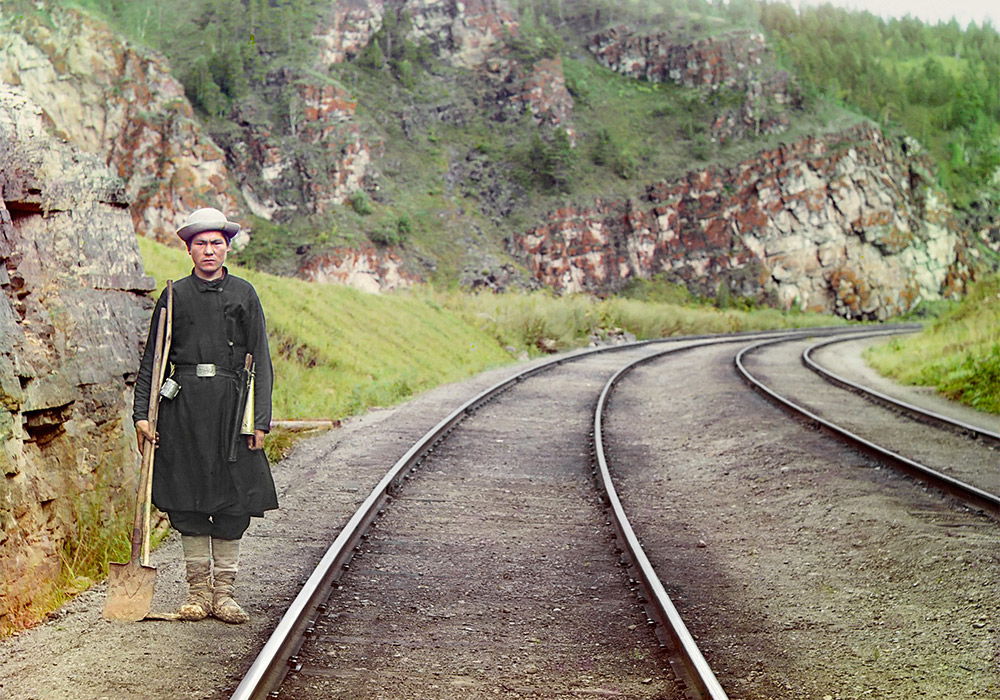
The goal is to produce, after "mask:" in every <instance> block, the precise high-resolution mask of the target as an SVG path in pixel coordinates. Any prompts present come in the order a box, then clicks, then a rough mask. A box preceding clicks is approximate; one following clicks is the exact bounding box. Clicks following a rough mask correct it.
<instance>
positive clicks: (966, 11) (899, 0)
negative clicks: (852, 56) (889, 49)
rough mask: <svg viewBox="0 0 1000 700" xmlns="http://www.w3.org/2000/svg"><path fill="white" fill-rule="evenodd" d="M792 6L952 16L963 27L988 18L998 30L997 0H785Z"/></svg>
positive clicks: (999, 3) (887, 14)
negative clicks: (827, 5) (825, 6)
mask: <svg viewBox="0 0 1000 700" xmlns="http://www.w3.org/2000/svg"><path fill="white" fill-rule="evenodd" d="M789 2H790V4H791V5H793V6H799V5H801V6H807V5H822V4H824V2H829V3H830V4H831V5H837V6H840V7H847V8H851V9H856V10H867V11H868V12H871V13H872V14H873V15H879V16H881V17H886V18H889V17H904V16H906V15H908V14H909V15H912V16H914V17H916V18H917V19H921V20H923V21H924V22H928V23H930V24H934V23H936V22H939V21H942V22H947V21H949V20H951V18H952V17H954V18H955V19H957V20H958V23H959V25H961V26H962V27H965V26H966V25H967V24H968V23H969V22H976V23H978V24H982V23H983V21H984V20H986V19H989V20H991V21H992V23H993V27H994V29H1000V0H789Z"/></svg>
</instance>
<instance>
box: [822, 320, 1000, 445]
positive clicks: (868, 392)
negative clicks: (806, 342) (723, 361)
mask: <svg viewBox="0 0 1000 700" xmlns="http://www.w3.org/2000/svg"><path fill="white" fill-rule="evenodd" d="M907 332H909V331H907V330H895V331H883V332H881V333H871V334H865V335H856V336H851V337H850V338H833V339H829V340H822V341H820V342H818V343H814V344H813V345H810V346H809V347H808V348H806V349H805V350H803V351H802V363H803V364H804V365H805V366H806V367H808V368H809V369H811V370H812V371H813V372H815V373H816V374H818V375H819V376H821V377H823V379H825V380H827V381H828V382H830V383H831V384H834V385H836V386H839V387H842V388H844V389H847V390H849V391H853V392H855V393H857V394H860V395H862V396H864V397H865V398H866V399H869V400H870V401H873V402H875V403H879V404H882V405H884V406H888V407H889V408H892V409H895V410H898V411H901V412H903V413H906V414H908V415H909V416H911V417H912V418H914V419H915V420H921V421H924V422H926V423H930V424H932V425H936V426H938V427H941V428H945V429H946V430H955V431H958V432H961V433H964V434H966V435H969V436H971V437H973V438H976V439H983V440H989V441H992V442H994V443H996V444H1000V433H997V432H994V431H992V430H989V429H987V428H983V427H980V426H978V425H972V424H971V423H966V422H965V421H960V420H957V419H955V418H950V417H949V416H945V415H943V414H940V413H936V412H934V411H931V410H929V409H926V408H922V407H921V406H916V405H914V404H911V403H908V402H906V401H903V400H901V399H897V398H895V397H893V396H889V395H888V394H884V393H882V392H880V391H876V390H875V389H872V388H871V387H868V386H864V385H863V384H858V383H857V382H853V381H851V380H850V379H847V378H846V377H842V376H841V375H839V374H837V373H836V372H833V371H831V370H829V369H827V368H826V367H823V366H822V365H820V364H819V363H818V362H817V361H816V360H814V359H813V357H812V353H813V351H814V350H819V349H820V348H824V347H826V346H828V345H833V344H834V343H843V342H846V341H848V340H856V339H859V338H874V337H879V336H882V335H895V334H898V333H907Z"/></svg>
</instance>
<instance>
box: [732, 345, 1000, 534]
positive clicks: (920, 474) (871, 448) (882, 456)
mask: <svg viewBox="0 0 1000 700" xmlns="http://www.w3.org/2000/svg"><path fill="white" fill-rule="evenodd" d="M783 340H785V339H779V340H777V341H775V340H764V341H760V342H757V343H754V344H752V345H748V346H747V347H745V348H743V349H742V350H740V351H739V352H738V353H737V354H736V357H735V359H734V364H735V366H736V371H737V372H738V373H739V374H740V376H741V377H742V378H743V380H744V381H746V382H747V383H748V384H749V385H750V386H751V387H753V388H754V389H756V390H757V391H758V392H760V393H761V394H763V395H764V396H765V397H767V398H768V399H770V400H772V401H774V402H776V403H777V404H778V405H779V406H781V407H782V408H784V409H785V410H787V411H789V412H791V413H792V414H793V415H796V416H799V417H801V418H805V419H806V420H808V421H809V422H811V423H814V424H816V425H818V426H820V427H821V428H823V429H825V430H827V431H828V432H829V433H831V434H832V435H834V436H835V437H837V438H839V439H841V440H843V441H845V442H846V443H847V444H849V445H850V446H852V447H854V448H857V449H860V450H861V451H862V452H865V453H867V454H869V455H871V456H873V457H875V458H877V459H879V460H882V461H883V462H886V463H887V464H890V465H892V466H894V467H896V468H898V469H901V470H902V471H904V472H906V473H907V474H909V475H910V476H913V477H915V478H917V479H920V480H921V481H923V482H924V483H926V484H929V485H931V486H934V487H935V488H938V489H941V490H943V491H946V492H948V493H951V494H952V495H954V496H957V497H958V498H960V499H961V500H963V501H965V502H967V503H970V504H972V505H974V506H975V507H977V508H981V509H983V510H984V511H987V512H989V513H991V514H992V515H993V516H994V517H1000V496H997V495H996V494H992V493H989V492H987V491H984V490H982V489H980V488H977V487H975V486H972V485H971V484H967V483H965V482H964V481H960V480H959V479H956V478H954V477H951V476H948V475H947V474H943V473H941V472H939V471H937V470H936V469H933V468H931V467H928V466H927V465H925V464H921V463H920V462H917V461H915V460H912V459H910V458H909V457H905V456H903V455H901V454H899V453H898V452H893V451H892V450H889V449H886V448H884V447H882V446H880V445H877V444H875V443H874V442H872V441H870V440H867V439H865V438H863V437H861V436H860V435H857V434H856V433H853V432H851V431H849V430H847V429H846V428H844V427H842V426H839V425H837V424H836V423H833V422H831V421H828V420H826V419H825V418H821V417H820V416H818V415H817V414H815V413H813V412H812V411H810V410H809V409H807V408H805V407H804V406H800V405H799V404H797V403H795V402H794V401H792V400H790V399H788V398H786V397H784V396H782V395H780V394H779V393H777V392H776V391H774V390H773V389H771V388H770V387H768V386H767V385H765V384H764V383H763V382H762V381H761V380H760V379H758V378H757V377H755V376H754V375H753V374H752V373H751V372H750V370H748V369H747V368H746V366H745V365H744V364H743V358H744V357H746V356H747V355H748V354H750V353H752V352H753V351H754V350H757V349H758V348H761V347H763V346H765V345H770V344H773V343H776V342H783Z"/></svg>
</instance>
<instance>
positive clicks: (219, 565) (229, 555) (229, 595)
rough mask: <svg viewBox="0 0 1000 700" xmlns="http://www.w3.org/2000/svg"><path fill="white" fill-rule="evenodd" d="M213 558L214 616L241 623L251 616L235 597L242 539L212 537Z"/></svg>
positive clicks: (224, 620)
mask: <svg viewBox="0 0 1000 700" xmlns="http://www.w3.org/2000/svg"><path fill="white" fill-rule="evenodd" d="M212 560H213V563H214V564H215V581H214V585H213V589H212V616H213V617H215V618H217V619H219V620H222V621H223V622H228V623H229V624H232V625H239V624H242V623H244V622H247V621H248V620H249V619H250V616H249V615H247V613H246V611H245V610H244V609H243V608H241V607H240V604H239V603H237V602H236V599H235V598H233V592H234V591H235V589H236V573H237V571H238V570H239V561H240V541H239V540H221V539H218V538H216V537H213V538H212Z"/></svg>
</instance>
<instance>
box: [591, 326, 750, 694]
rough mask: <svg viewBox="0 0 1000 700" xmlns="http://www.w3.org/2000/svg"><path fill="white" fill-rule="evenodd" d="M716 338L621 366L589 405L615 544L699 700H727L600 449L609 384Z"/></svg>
mask: <svg viewBox="0 0 1000 700" xmlns="http://www.w3.org/2000/svg"><path fill="white" fill-rule="evenodd" d="M717 342H721V341H718V340H717V341H714V342H713V341H706V342H705V343H702V344H699V345H693V346H687V347H684V348H671V349H669V350H665V351H664V352H660V353H656V354H655V355H650V356H648V357H643V358H640V359H638V360H636V361H634V362H631V363H629V364H627V365H625V366H624V367H622V368H621V369H619V370H618V371H617V372H616V373H615V374H614V376H612V377H611V379H609V380H608V382H607V383H606V384H605V385H604V389H603V390H602V391H601V394H600V397H599V398H598V399H597V406H596V407H595V409H594V457H595V458H596V460H597V472H598V474H597V476H598V484H599V485H600V486H601V487H602V488H603V490H604V497H605V500H606V502H607V504H608V508H609V509H610V511H611V516H612V521H613V525H614V528H615V533H616V536H617V538H618V544H619V547H620V548H621V550H622V551H623V552H624V553H625V555H626V557H628V559H629V562H630V566H631V567H632V568H633V570H634V571H635V573H636V579H637V580H638V582H639V584H640V585H641V586H642V588H643V591H644V593H645V596H644V597H645V601H646V603H647V611H648V612H650V613H651V615H650V619H651V620H652V621H654V622H655V623H656V624H657V630H658V631H660V632H662V633H663V634H665V635H666V636H667V637H669V638H670V640H671V642H672V644H671V646H672V648H673V650H674V652H675V654H676V655H677V658H678V660H679V664H672V666H674V671H675V672H676V673H677V675H678V676H679V677H680V678H681V679H682V681H683V682H684V684H685V686H686V688H687V689H688V690H689V691H690V692H689V693H688V694H689V696H691V697H694V698H698V699H699V700H700V699H701V698H711V700H727V699H728V697H729V696H728V695H727V694H726V691H725V690H723V689H722V685H721V684H720V683H719V681H718V679H717V678H716V677H715V673H714V672H713V671H712V669H711V667H710V666H709V665H708V662H707V661H706V660H705V657H704V656H703V655H702V653H701V650H700V649H699V648H698V644H697V643H696V642H695V640H694V637H692V636H691V633H690V632H689V631H688V628H687V625H685V624H684V620H683V619H682V618H681V615H680V613H679V612H678V611H677V608H676V607H675V606H674V603H673V601H672V600H670V596H669V595H668V594H667V591H666V589H665V588H664V586H663V582H662V581H660V577H659V576H658V575H657V573H656V570H655V569H654V568H653V565H652V564H651V563H650V561H649V557H647V556H646V552H645V550H643V548H642V544H641V543H640V542H639V538H638V537H637V536H636V534H635V530H634V529H633V528H632V524H631V522H629V519H628V515H627V514H626V513H625V509H624V508H623V507H622V503H621V499H620V498H619V497H618V491H617V489H615V485H614V482H613V480H612V478H611V470H610V469H609V468H608V459H607V456H606V455H605V453H604V413H605V411H606V410H607V408H608V401H609V398H610V396H611V392H612V391H613V390H614V388H615V386H617V384H618V382H619V381H620V380H621V379H622V378H623V377H624V376H625V375H626V374H628V373H629V372H631V371H632V370H634V369H635V368H637V367H639V366H640V365H643V364H645V363H647V362H651V361H653V360H656V359H659V358H661V357H663V356H664V355H667V354H670V353H673V352H678V351H680V350H689V349H693V348H696V347H703V346H704V345H709V344H714V343H717ZM730 342H733V341H730Z"/></svg>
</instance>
